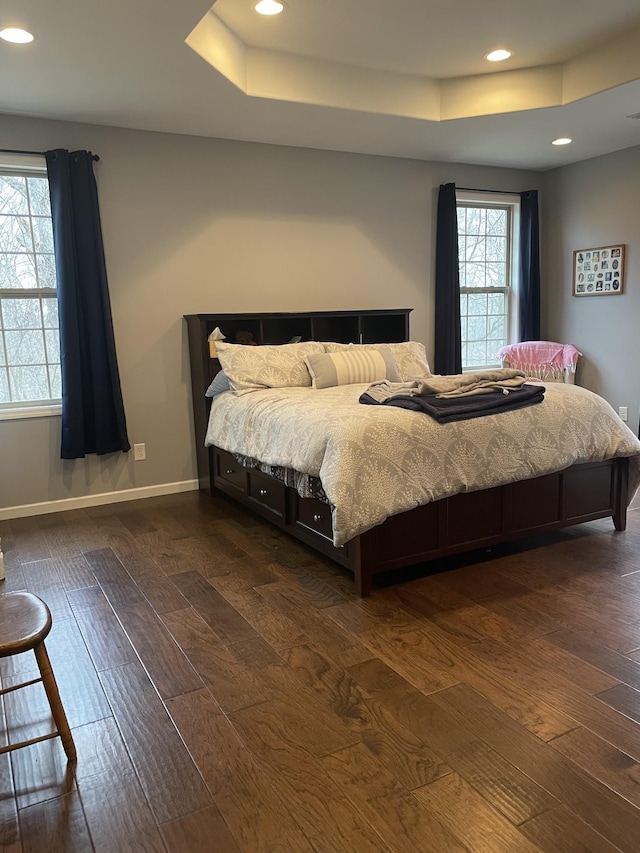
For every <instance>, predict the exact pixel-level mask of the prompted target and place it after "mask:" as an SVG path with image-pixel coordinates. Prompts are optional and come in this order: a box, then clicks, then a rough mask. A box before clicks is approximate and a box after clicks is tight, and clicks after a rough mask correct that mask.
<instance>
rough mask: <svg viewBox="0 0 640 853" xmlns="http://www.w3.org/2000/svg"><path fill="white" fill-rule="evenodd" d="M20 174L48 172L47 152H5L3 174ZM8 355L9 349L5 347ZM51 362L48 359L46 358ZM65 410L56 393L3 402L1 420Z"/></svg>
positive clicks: (7, 291) (12, 292)
mask: <svg viewBox="0 0 640 853" xmlns="http://www.w3.org/2000/svg"><path fill="white" fill-rule="evenodd" d="M7 174H8V175H11V174H13V175H19V176H23V177H30V176H34V175H40V176H44V177H46V176H47V165H46V161H45V159H44V155H43V156H39V155H34V154H1V153H0V175H7ZM0 296H1V297H2V298H3V299H20V298H22V299H25V298H26V299H30V298H31V299H38V300H41V299H43V298H48V299H50V298H55V299H56V300H57V299H58V290H57V288H51V287H38V288H28V289H27V288H24V289H22V288H21V289H18V288H2V287H0ZM0 346H2V347H5V346H6V345H5V340H4V330H0ZM5 358H6V350H5ZM46 363H47V364H48V362H46ZM61 413H62V398H61V397H57V398H56V397H53V398H48V399H44V400H26V401H24V402H22V401H15V400H12V401H10V402H8V403H0V421H4V420H16V419H28V418H41V417H55V416H59V415H60V414H61Z"/></svg>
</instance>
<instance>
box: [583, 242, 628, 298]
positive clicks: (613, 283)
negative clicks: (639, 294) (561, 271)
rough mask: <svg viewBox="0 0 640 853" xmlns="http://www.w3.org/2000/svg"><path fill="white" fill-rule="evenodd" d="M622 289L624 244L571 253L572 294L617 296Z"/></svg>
mask: <svg viewBox="0 0 640 853" xmlns="http://www.w3.org/2000/svg"><path fill="white" fill-rule="evenodd" d="M623 291H624V245H622V244H620V245H617V246H596V247H595V248H593V249H578V250H577V251H575V252H574V253H573V295H574V296H619V295H620V294H621V293H622V292H623Z"/></svg>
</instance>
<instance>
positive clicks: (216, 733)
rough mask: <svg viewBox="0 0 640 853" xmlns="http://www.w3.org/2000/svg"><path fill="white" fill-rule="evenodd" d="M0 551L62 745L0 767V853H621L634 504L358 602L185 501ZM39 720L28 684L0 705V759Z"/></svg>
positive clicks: (629, 757) (627, 790)
mask: <svg viewBox="0 0 640 853" xmlns="http://www.w3.org/2000/svg"><path fill="white" fill-rule="evenodd" d="M0 536H2V546H3V550H4V553H5V562H6V569H7V578H6V581H5V582H4V583H2V584H0V592H9V591H12V590H29V591H31V592H34V593H36V594H37V595H39V596H41V597H42V598H43V599H44V600H45V601H46V602H47V603H48V604H49V606H50V608H51V611H52V613H53V619H54V626H53V629H52V632H51V635H50V637H49V639H48V641H47V646H48V649H49V654H50V657H51V661H52V665H53V668H54V672H55V674H56V677H57V681H58V685H59V688H60V693H61V697H62V701H63V703H64V706H65V708H66V712H67V715H68V717H69V722H70V725H71V727H72V732H73V735H74V739H75V743H76V747H77V751H78V761H77V765H76V766H75V767H69V766H67V764H66V760H65V757H64V753H63V750H62V746H61V744H60V741H59V740H58V739H55V740H48V741H44V742H41V743H38V744H36V745H33V746H30V747H26V748H24V749H20V750H17V751H15V752H13V753H10V754H7V755H2V756H0V847H1V848H2V851H4V853H20V851H21V853H43V852H44V851H55V852H56V853H58V851H64V853H70V851H92V850H99V851H126V850H131V851H172V852H173V851H189V853H191V851H215V853H232V851H233V853H238V851H245V853H256V851H283V853H288V851H292V853H295V851H318V852H319V853H328V852H329V851H341V853H342V851H348V853H367V851H371V852H372V853H380V851H411V853H416V851H427V853H463V851H467V853H494V851H495V853H521V852H522V853H529V851H536V850H542V851H547V853H578V851H581V853H582V851H594V853H613V851H616V850H622V851H627V853H637V851H638V850H640V508H636V509H632V510H631V511H630V513H629V527H628V530H627V531H626V532H625V533H615V532H614V530H613V525H612V524H611V522H610V521H602V522H594V523H592V524H587V525H582V526H580V527H576V528H573V529H572V530H569V531H564V532H562V533H558V534H554V535H550V536H547V537H545V538H544V540H541V539H531V540H529V541H528V542H527V543H521V544H518V545H516V546H501V547H499V548H495V549H493V551H492V552H491V553H477V554H475V555H473V556H472V557H469V556H465V557H460V558H455V559H449V560H447V561H439V562H438V564H437V565H436V566H433V567H432V571H431V573H430V574H428V575H425V574H424V573H425V568H424V567H422V568H421V569H420V570H419V571H415V570H411V571H407V572H404V573H403V574H401V575H396V576H395V577H394V578H393V579H389V581H388V583H387V585H386V586H385V585H384V583H385V579H382V583H381V584H379V585H378V587H377V589H376V591H375V592H374V594H373V595H372V596H371V598H369V599H365V600H360V599H358V598H356V597H355V595H354V591H353V584H352V580H351V577H350V576H349V574H348V573H347V572H346V571H343V570H342V569H340V568H339V567H336V566H334V565H333V564H331V563H330V562H329V561H328V560H324V559H323V558H320V557H318V556H317V555H315V554H313V553H312V552H311V551H309V550H307V549H306V548H304V547H303V546H302V545H300V544H299V543H297V542H295V541H294V540H291V539H289V538H288V537H286V536H285V535H284V534H281V533H279V532H277V531H275V530H273V529H272V528H270V527H268V526H267V525H265V524H263V523H262V522H261V521H259V520H257V519H255V518H253V517H250V516H247V515H245V514H244V513H242V512H240V511H239V510H236V509H235V508H234V507H232V506H231V505H230V504H228V503H226V502H225V501H223V500H213V501H212V500H209V499H207V498H204V497H200V496H199V495H198V494H197V493H189V494H183V495H175V496H169V497H165V498H156V499H152V500H145V501H137V502H132V503H129V504H114V505H110V506H104V507H95V508H92V509H87V510H76V511H73V512H65V513H60V514H55V515H49V516H39V517H35V518H29V519H16V520H13V521H5V522H0ZM34 666H35V659H34V658H33V655H32V654H31V653H27V654H24V655H20V656H18V657H15V658H10V659H4V660H2V661H0V679H1V682H2V685H3V686H9V685H11V684H14V683H16V682H17V681H18V680H20V679H22V680H24V679H25V676H27V677H28V675H29V673H31V672H32V671H33V670H34ZM49 725H50V719H49V711H48V706H47V704H46V700H45V699H44V694H43V693H42V688H41V686H40V685H35V686H32V687H29V688H26V689H25V690H21V691H16V692H15V693H11V694H8V695H7V696H6V697H5V700H4V707H3V706H1V705H0V743H5V742H6V738H7V737H8V738H9V740H18V739H24V738H26V737H33V736H37V735H39V734H42V733H44V732H45V731H46V730H47V727H48V726H49Z"/></svg>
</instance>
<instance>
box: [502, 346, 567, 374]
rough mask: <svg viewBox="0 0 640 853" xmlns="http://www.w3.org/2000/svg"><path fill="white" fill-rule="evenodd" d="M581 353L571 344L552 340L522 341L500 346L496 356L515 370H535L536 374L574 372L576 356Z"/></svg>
mask: <svg viewBox="0 0 640 853" xmlns="http://www.w3.org/2000/svg"><path fill="white" fill-rule="evenodd" d="M580 355H582V353H580V352H579V351H578V350H577V349H576V347H574V346H573V344H557V343H553V342H552V341H524V342H523V343H521V344H510V345H509V346H506V347H502V349H501V350H500V351H499V352H498V358H500V359H501V361H502V362H507V363H508V364H509V367H515V368H516V370H523V371H524V372H525V373H527V372H535V373H536V375H543V374H544V373H545V372H548V374H549V375H556V374H560V373H562V371H563V370H565V368H566V369H568V370H571V371H574V372H575V369H576V364H577V361H578V357H579V356H580Z"/></svg>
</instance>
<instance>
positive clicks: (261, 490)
mask: <svg viewBox="0 0 640 853" xmlns="http://www.w3.org/2000/svg"><path fill="white" fill-rule="evenodd" d="M266 495H267V490H266V489H260V497H261V498H264V497H266Z"/></svg>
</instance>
